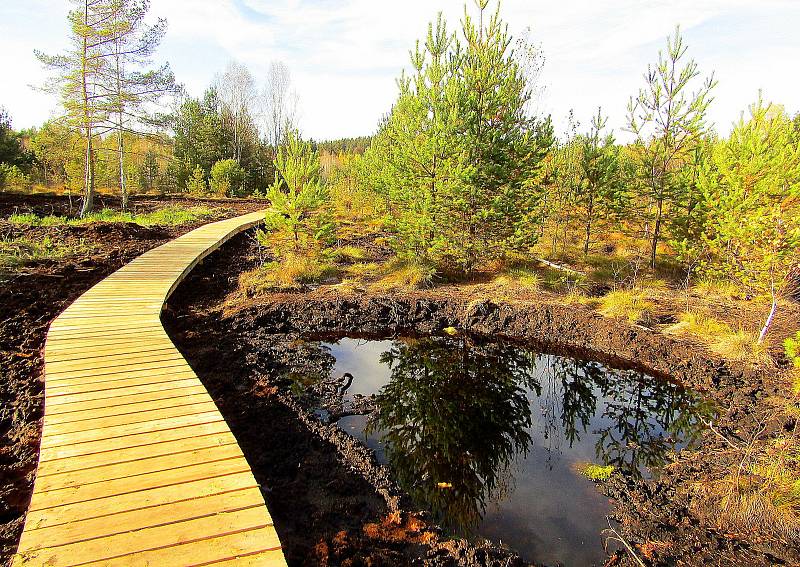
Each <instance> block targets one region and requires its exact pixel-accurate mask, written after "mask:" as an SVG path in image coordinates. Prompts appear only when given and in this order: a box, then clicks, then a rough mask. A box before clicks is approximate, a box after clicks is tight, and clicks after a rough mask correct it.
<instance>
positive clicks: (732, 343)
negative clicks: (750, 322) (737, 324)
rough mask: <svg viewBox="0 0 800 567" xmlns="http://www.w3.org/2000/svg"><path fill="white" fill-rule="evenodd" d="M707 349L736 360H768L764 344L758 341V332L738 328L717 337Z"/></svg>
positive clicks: (756, 361) (753, 361)
mask: <svg viewBox="0 0 800 567" xmlns="http://www.w3.org/2000/svg"><path fill="white" fill-rule="evenodd" d="M709 349H711V351H712V352H715V353H717V354H718V355H720V356H722V357H723V358H725V359H727V360H735V361H738V362H750V363H759V362H768V361H769V360H770V356H769V353H768V352H767V349H766V345H764V344H761V343H759V342H758V334H757V333H753V332H749V331H744V330H739V331H734V332H732V333H730V334H727V335H722V336H720V337H717V338H716V340H714V341H713V342H712V343H711V344H710V345H709Z"/></svg>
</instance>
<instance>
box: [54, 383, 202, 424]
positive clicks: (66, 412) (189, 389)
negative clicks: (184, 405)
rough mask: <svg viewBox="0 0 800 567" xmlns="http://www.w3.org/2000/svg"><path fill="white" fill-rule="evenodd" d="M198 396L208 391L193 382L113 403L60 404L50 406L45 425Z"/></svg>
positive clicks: (124, 397)
mask: <svg viewBox="0 0 800 567" xmlns="http://www.w3.org/2000/svg"><path fill="white" fill-rule="evenodd" d="M196 394H206V389H205V388H204V387H203V386H202V385H200V384H197V382H193V383H192V384H191V385H189V386H184V387H181V388H170V389H167V390H161V391H152V392H151V391H147V392H145V393H143V394H131V395H129V396H117V397H116V398H115V399H114V400H113V401H112V402H109V401H108V400H106V399H99V400H88V401H76V402H72V403H66V404H60V405H58V406H50V408H49V409H48V411H46V412H45V414H44V420H45V423H47V422H48V421H49V419H51V418H53V417H57V416H64V417H65V418H68V419H73V418H74V415H75V413H76V412H82V411H86V412H92V411H95V410H104V409H110V410H112V411H116V410H117V409H119V410H125V409H126V408H127V406H131V405H136V404H140V403H143V402H151V401H152V402H156V403H158V402H166V403H169V401H170V400H172V399H181V398H183V397H185V396H193V395H196Z"/></svg>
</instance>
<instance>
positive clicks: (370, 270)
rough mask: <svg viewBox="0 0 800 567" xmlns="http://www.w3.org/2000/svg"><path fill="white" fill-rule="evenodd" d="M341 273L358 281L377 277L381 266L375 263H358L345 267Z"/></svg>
mask: <svg viewBox="0 0 800 567" xmlns="http://www.w3.org/2000/svg"><path fill="white" fill-rule="evenodd" d="M343 271H344V273H345V274H346V275H347V276H349V277H351V278H353V279H355V280H358V281H360V280H364V279H368V278H373V277H377V276H378V275H379V274H380V272H381V266H380V264H376V263H375V262H366V263H361V262H360V263H357V264H351V265H349V266H347V267H345V268H344V270H343Z"/></svg>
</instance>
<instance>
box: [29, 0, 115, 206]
mask: <svg viewBox="0 0 800 567" xmlns="http://www.w3.org/2000/svg"><path fill="white" fill-rule="evenodd" d="M71 1H72V4H73V5H74V6H75V8H74V9H73V10H71V11H70V12H69V16H68V18H69V24H70V40H71V44H72V45H71V47H70V48H69V49H68V50H67V51H66V52H65V53H63V54H61V55H46V54H44V53H42V52H39V51H36V52H35V54H36V57H37V58H38V59H39V61H41V63H42V64H43V65H44V66H45V67H46V68H48V69H49V70H51V71H52V72H53V73H54V74H55V75H54V77H53V78H52V80H51V81H50V82H49V83H48V84H47V85H46V86H45V88H46V89H47V90H50V91H52V92H56V93H58V94H59V95H60V98H61V104H62V106H63V107H64V110H65V113H66V116H65V119H66V120H65V121H66V123H68V124H70V125H71V126H72V127H73V128H74V129H75V130H76V131H77V132H79V133H80V134H81V136H82V137H83V140H84V147H85V152H84V179H83V203H82V204H81V210H80V214H81V216H84V215H86V214H87V213H89V212H90V211H91V210H92V207H93V205H94V194H95V137H96V136H98V135H100V134H102V133H103V131H102V125H103V124H105V123H106V122H107V120H108V116H109V113H110V112H111V110H112V104H111V101H110V100H109V96H108V92H107V91H106V90H105V89H104V88H103V87H102V85H103V84H104V81H105V78H106V77H107V76H108V75H109V73H110V60H109V58H108V51H107V50H108V46H109V45H110V44H111V43H112V42H113V41H114V40H115V37H116V31H115V29H116V28H115V25H114V19H113V13H114V10H115V9H116V0H71Z"/></svg>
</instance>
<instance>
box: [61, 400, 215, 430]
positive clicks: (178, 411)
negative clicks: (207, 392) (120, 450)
mask: <svg viewBox="0 0 800 567" xmlns="http://www.w3.org/2000/svg"><path fill="white" fill-rule="evenodd" d="M216 409H217V406H216V405H214V402H213V401H211V400H209V399H207V398H203V399H200V400H198V401H195V402H193V403H184V404H176V405H171V406H169V407H166V408H159V409H153V410H145V411H138V412H135V413H130V412H129V413H124V414H121V415H111V416H107V415H101V416H97V417H94V418H91V419H89V418H87V419H82V420H80V421H68V422H65V423H52V422H50V423H48V427H47V434H48V435H49V436H52V435H57V434H60V433H77V432H80V431H92V430H97V429H102V428H105V427H111V426H112V425H124V424H133V423H143V422H147V423H149V422H152V421H154V420H157V419H161V418H166V417H180V416H185V415H194V414H197V413H201V412H210V411H216Z"/></svg>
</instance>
